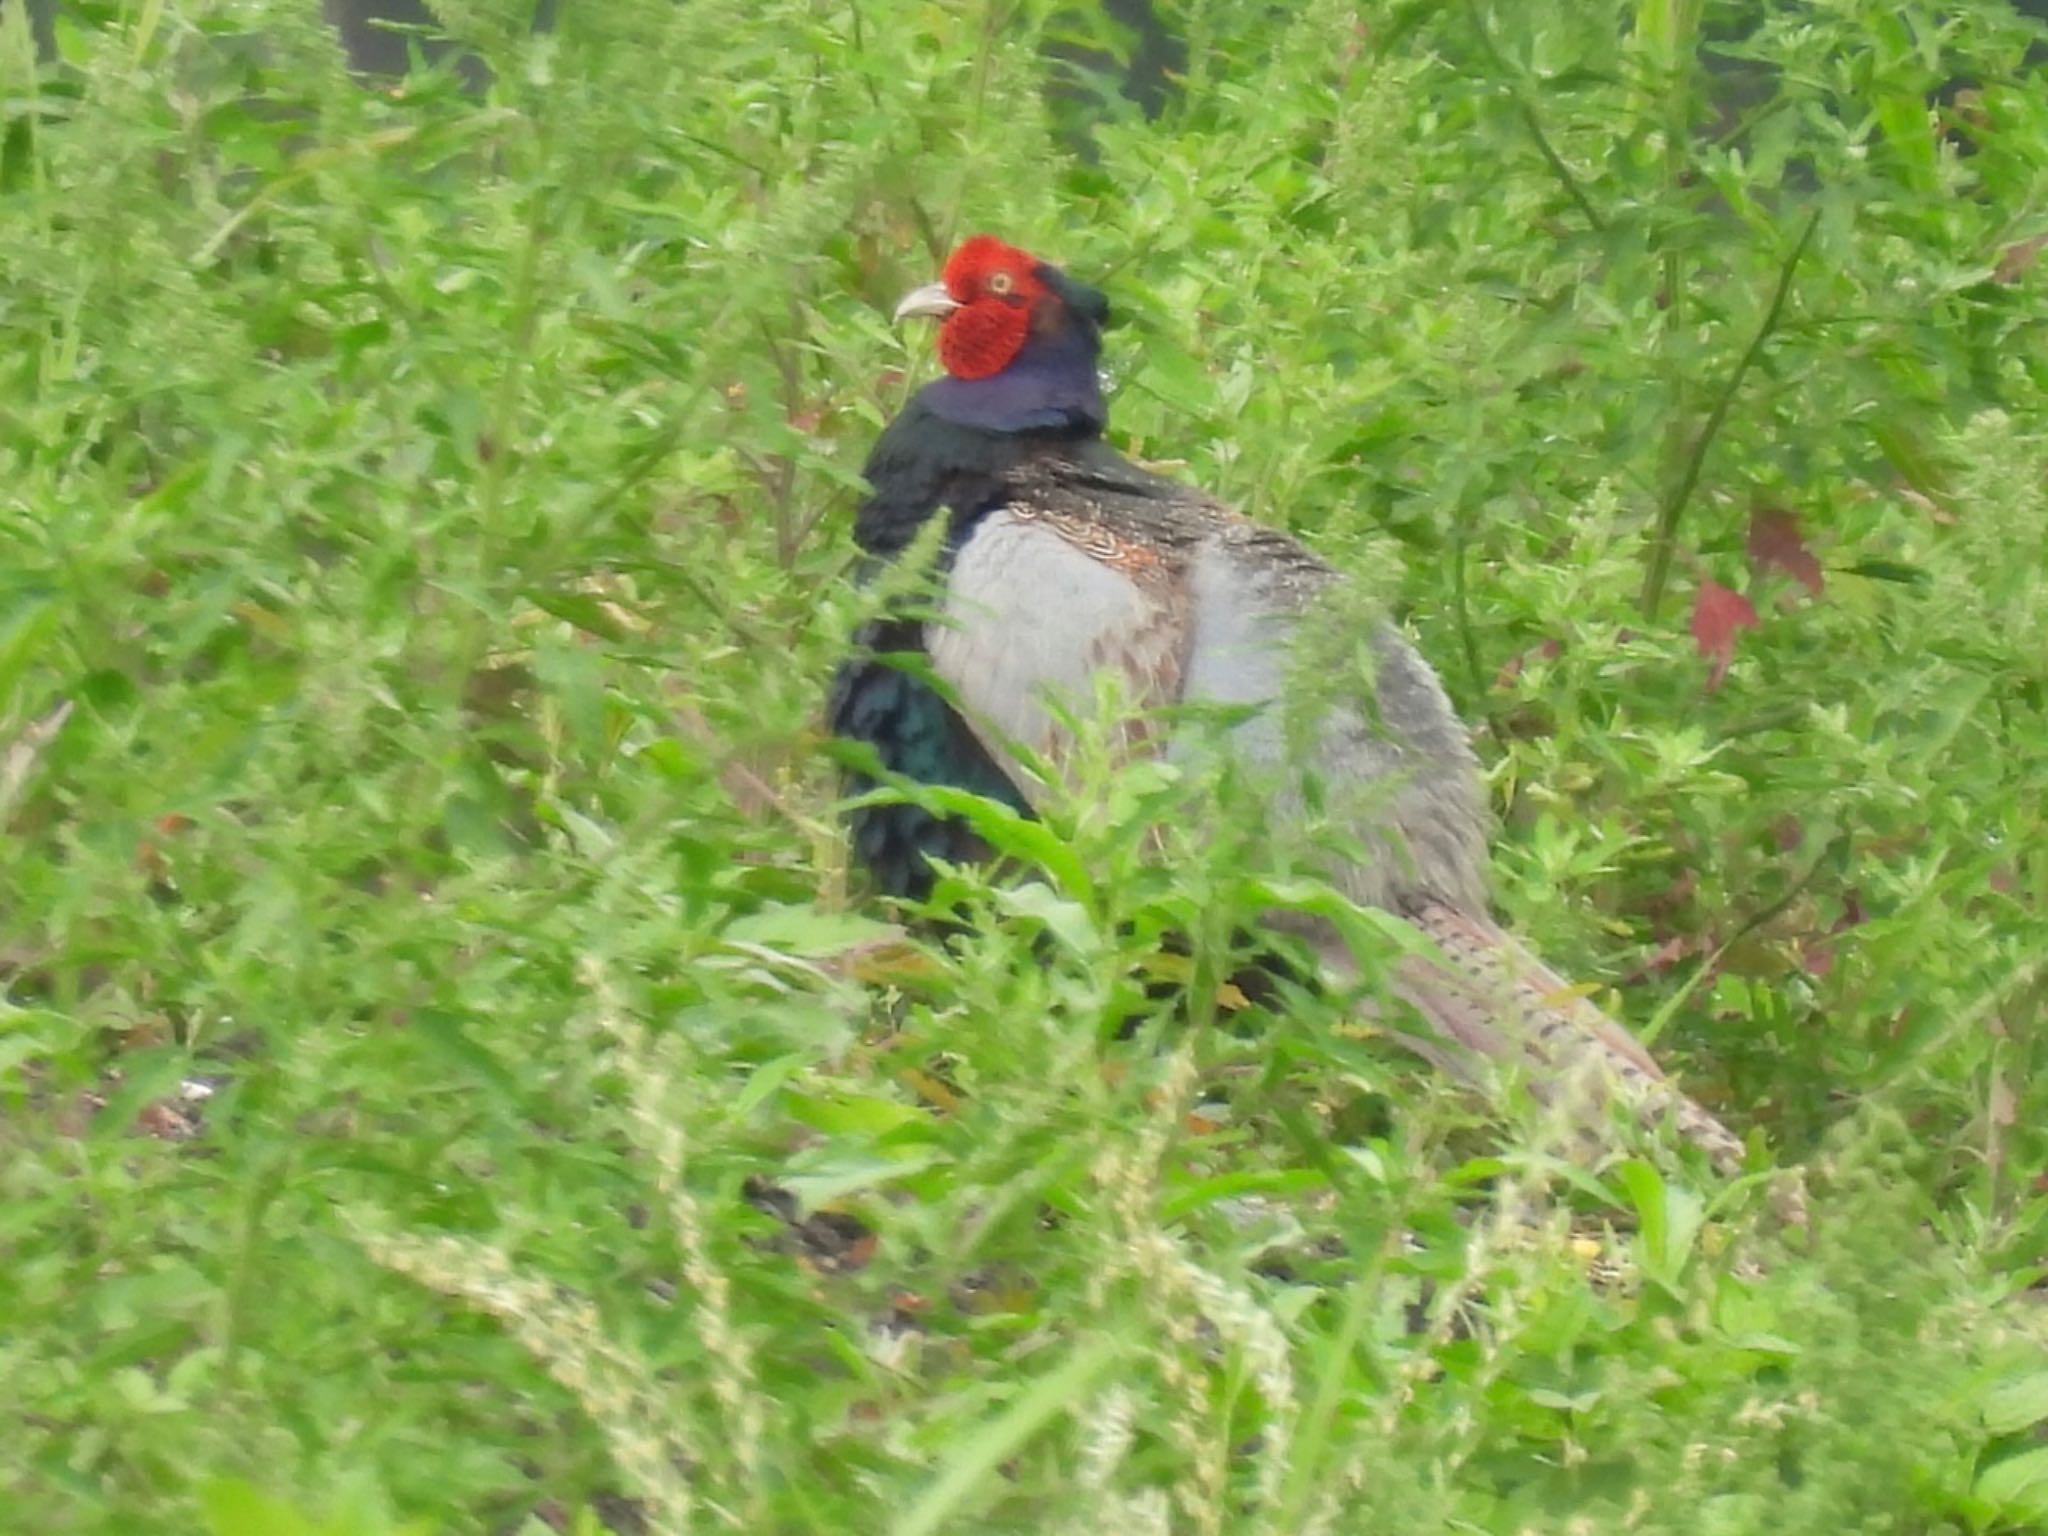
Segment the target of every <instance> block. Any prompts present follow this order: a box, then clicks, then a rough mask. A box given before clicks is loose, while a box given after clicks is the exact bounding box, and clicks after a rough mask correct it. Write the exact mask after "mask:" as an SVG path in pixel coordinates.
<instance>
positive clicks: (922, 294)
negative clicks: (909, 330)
mask: <svg viewBox="0 0 2048 1536" xmlns="http://www.w3.org/2000/svg"><path fill="white" fill-rule="evenodd" d="M959 307H960V301H959V300H958V299H956V298H954V297H953V295H951V294H950V293H948V292H946V285H945V284H944V283H926V284H925V285H924V286H923V287H922V288H918V289H914V290H913V291H911V292H909V293H906V294H905V295H903V302H902V303H901V304H898V305H897V306H896V315H895V319H896V320H897V321H903V320H909V319H912V318H921V319H926V320H943V319H945V318H946V316H948V315H950V314H951V313H953V311H954V310H956V309H958V308H959Z"/></svg>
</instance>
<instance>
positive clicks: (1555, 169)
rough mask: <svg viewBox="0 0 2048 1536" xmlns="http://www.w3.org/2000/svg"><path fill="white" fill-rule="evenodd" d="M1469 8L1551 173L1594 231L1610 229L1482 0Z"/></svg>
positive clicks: (1482, 44)
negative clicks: (1499, 40)
mask: <svg viewBox="0 0 2048 1536" xmlns="http://www.w3.org/2000/svg"><path fill="white" fill-rule="evenodd" d="M1465 9H1466V12H1467V13H1468V14H1469V15H1470V16H1471V18H1472V30H1473V32H1474V33H1475V34H1476V35H1477V36H1478V38H1479V46H1480V48H1481V49H1482V50H1484V52H1485V54H1486V57H1487V59H1488V60H1489V61H1490V62H1491V63H1492V65H1493V67H1494V68H1495V69H1496V70H1497V71H1499V73H1500V75H1501V78H1502V79H1503V81H1504V82H1505V83H1506V85H1507V88H1508V93H1509V94H1510V95H1511V96H1513V97H1514V100H1515V110H1516V111H1518V112H1520V113H1521V114H1522V122H1523V123H1524V125H1526V126H1527V128H1528V130H1529V137H1530V138H1532V139H1534V140H1535V141H1536V152H1537V153H1538V154H1540V155H1542V156H1543V160H1544V163H1545V164H1547V165H1548V166H1549V167H1550V169H1551V173H1552V174H1553V175H1555V176H1556V177H1557V179H1558V182H1559V184H1560V185H1562V186H1563V187H1564V190H1565V193H1566V195H1567V196H1569V197H1570V198H1571V200H1572V201H1573V203H1575V204H1577V205H1578V210H1579V212H1580V214H1581V215H1583V216H1584V218H1585V220H1586V222H1587V223H1588V224H1589V225H1591V226H1592V227H1593V229H1594V231H1595V232H1596V233H1598V232H1599V231H1602V230H1604V229H1606V228H1607V221H1606V220H1605V219H1603V218H1601V217H1600V210H1599V209H1597V208H1595V207H1594V206H1593V200H1592V199H1591V198H1589V197H1588V196H1586V189H1585V188H1584V187H1582V186H1580V185H1579V178H1578V177H1576V176H1574V175H1573V174H1572V168H1571V167H1570V166H1568V165H1566V164H1565V163H1564V156H1562V155H1560V154H1559V153H1558V152H1557V148H1556V146H1555V145H1553V144H1552V143H1551V142H1550V135H1549V134H1547V133H1545V132H1544V131H1543V119H1542V118H1541V117H1539V116H1538V115H1537V112H1536V104H1535V103H1534V102H1533V101H1531V100H1530V99H1529V93H1528V91H1527V89H1526V88H1525V87H1524V86H1523V83H1522V79H1521V74H1520V72H1519V71H1518V70H1516V69H1515V67H1514V66H1513V65H1511V64H1509V63H1508V61H1507V59H1506V57H1505V56H1504V55H1503V54H1502V53H1501V51H1500V49H1499V48H1498V47H1497V46H1496V45H1495V44H1494V41H1493V34H1492V33H1491V32H1489V31H1488V30H1487V29H1486V18H1485V17H1484V16H1483V15H1482V14H1481V13H1480V10H1479V4H1478V0H1469V3H1468V4H1467V5H1466V7H1465Z"/></svg>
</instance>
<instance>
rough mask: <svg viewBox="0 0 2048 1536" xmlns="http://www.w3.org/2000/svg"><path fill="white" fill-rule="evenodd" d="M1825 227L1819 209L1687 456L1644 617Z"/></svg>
mask: <svg viewBox="0 0 2048 1536" xmlns="http://www.w3.org/2000/svg"><path fill="white" fill-rule="evenodd" d="M1819 226H1820V210H1819V209H1818V208H1816V209H1815V210H1814V211H1813V213H1812V215H1811V216H1810V217H1809V218H1808V219H1807V221H1806V228H1804V229H1803V230H1801V231H1800V232H1799V239H1798V241H1797V242H1796V243H1795V244H1794V245H1793V247H1792V254H1791V255H1789V256H1787V257H1786V258H1785V263H1784V265H1783V266H1781V267H1780V268H1779V269H1778V286H1777V290H1776V292H1774V293H1773V294H1772V295H1771V307H1770V308H1769V309H1768V310H1766V311H1765V312H1764V318H1763V323H1762V324H1761V325H1759V326H1758V327H1757V328H1756V334H1755V335H1754V336H1752V337H1751V338H1750V339H1749V345H1748V347H1746V348H1745V349H1744V350H1743V353H1742V357H1741V359H1740V360H1739V361H1738V362H1737V363H1736V365H1735V370H1734V372H1732V373H1730V374H1729V375H1728V380H1727V382H1726V383H1725V384H1723V385H1722V386H1721V393H1720V395H1719V397H1718V398H1716V400H1715V401H1714V408H1713V409H1712V410H1711V411H1709V412H1708V413H1707V420H1706V425H1704V426H1703V427H1701V428H1700V432H1699V436H1698V437H1696V438H1694V439H1693V444H1692V452H1691V453H1690V454H1689V455H1688V456H1687V458H1686V461H1685V465H1684V469H1683V471H1682V472H1681V473H1680V475H1679V477H1678V482H1677V484H1675V485H1674V486H1673V487H1672V488H1671V492H1670V494H1669V495H1668V496H1667V497H1666V498H1665V501H1664V507H1663V510H1662V511H1661V512H1659V513H1658V515H1657V532H1656V535H1655V541H1656V542H1655V545H1654V547H1653V548H1652V550H1651V554H1650V570H1649V574H1648V575H1647V576H1646V577H1645V578H1644V580H1643V615H1644V617H1646V618H1651V619H1654V618H1655V617H1656V616H1657V609H1658V606H1659V605H1660V604H1661V603H1662V602H1663V600H1664V587H1665V584H1666V582H1667V581H1668V580H1669V579H1670V576H1671V557H1672V554H1673V552H1674V551H1675V550H1676V548H1677V543H1678V520H1679V518H1680V517H1682V516H1683V515H1684V513H1685V504H1686V503H1687V502H1688V501H1690V500H1691V499H1692V493H1693V491H1694V490H1695V489H1696V488H1697V487H1698V485H1699V483H1700V470H1701V467H1702V466H1704V465H1705V463H1706V461H1707V450H1708V449H1709V448H1711V447H1713V445H1714V439H1715V438H1716V437H1718V436H1719V435H1720V432H1721V424H1722V423H1723V422H1725V421H1726V420H1727V419H1728V407H1729V406H1730V405H1731V404H1733V403H1734V400H1735V392H1736V391H1737V390H1738V389H1740V388H1741V387H1742V380H1743V377H1744V376H1745V375H1746V374H1747V373H1748V372H1749V369H1750V365H1751V364H1752V363H1754V362H1755V361H1756V360H1757V358H1758V357H1759V356H1760V355H1761V354H1762V352H1763V349H1764V343H1765V342H1767V341H1769V340H1770V339H1771V333H1772V332H1773V331H1775V330H1776V329H1777V328H1778V317H1779V315H1781V314H1782V313H1783V312H1784V309H1785V298H1786V296H1787V295H1788V294H1790V293H1791V291H1792V274H1793V273H1794V272H1796V271H1797V270H1798V269H1799V258H1800V257H1802V256H1804V255H1805V254H1806V247H1807V244H1808V242H1809V241H1811V240H1812V239H1813V232H1814V230H1815V229H1817V228H1818V227H1819Z"/></svg>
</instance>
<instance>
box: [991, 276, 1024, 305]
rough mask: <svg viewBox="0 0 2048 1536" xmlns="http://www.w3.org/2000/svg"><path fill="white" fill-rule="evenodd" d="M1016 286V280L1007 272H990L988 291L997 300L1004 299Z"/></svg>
mask: <svg viewBox="0 0 2048 1536" xmlns="http://www.w3.org/2000/svg"><path fill="white" fill-rule="evenodd" d="M1016 286H1017V280H1016V279H1015V278H1013V277H1011V276H1010V274H1009V273H1007V272H991V273H989V275H988V291H989V292H990V293H992V294H994V295H995V296H996V297H997V298H999V299H1000V298H1005V297H1007V296H1008V295H1009V293H1010V290H1011V289H1013V288H1015V287H1016Z"/></svg>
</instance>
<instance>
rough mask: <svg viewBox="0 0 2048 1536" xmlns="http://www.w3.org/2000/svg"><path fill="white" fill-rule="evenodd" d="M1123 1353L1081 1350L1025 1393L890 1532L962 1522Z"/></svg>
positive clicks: (958, 1449) (1090, 1345)
mask: <svg viewBox="0 0 2048 1536" xmlns="http://www.w3.org/2000/svg"><path fill="white" fill-rule="evenodd" d="M1122 1353H1123V1346H1122V1345H1121V1344H1120V1343H1119V1342H1118V1341H1116V1340H1115V1339H1111V1338H1106V1337H1096V1338H1091V1339H1089V1340H1087V1341H1086V1342H1084V1343H1082V1344H1080V1345H1077V1346H1076V1347H1075V1349H1074V1351H1073V1353H1071V1354H1070V1355H1069V1356H1068V1357H1067V1358H1066V1360H1065V1361H1063V1362H1062V1363H1061V1364H1060V1365H1058V1366H1056V1367H1055V1368H1054V1369H1052V1370H1051V1371H1049V1372H1047V1373H1046V1374H1045V1375H1043V1376H1041V1377H1039V1378H1038V1380H1037V1381H1035V1382H1033V1383H1032V1384H1031V1386H1029V1387H1028V1388H1026V1389H1025V1390H1024V1391H1023V1392H1022V1393H1021V1394H1020V1395H1019V1396H1018V1397H1017V1399H1016V1400H1015V1401H1014V1402H1012V1403H1011V1404H1010V1406H1009V1407H1008V1408H1006V1409H1005V1410H1003V1412H1002V1413H1001V1414H999V1415H998V1416H997V1417H995V1418H994V1419H992V1420H990V1421H989V1422H988V1423H986V1424H984V1425H982V1426H981V1427H980V1428H978V1429H972V1430H969V1431H968V1432H967V1433H966V1434H965V1435H964V1436H963V1437H962V1438H961V1439H960V1440H958V1441H956V1442H955V1443H954V1445H953V1447H952V1449H951V1452H950V1454H948V1456H947V1457H946V1461H945V1469H944V1470H943V1471H942V1472H940V1474H939V1476H938V1477H937V1479H936V1480H934V1481H933V1482H932V1484H931V1485H930V1486H929V1487H927V1488H926V1489H925V1491H924V1493H923V1494H921V1495H920V1496H919V1497H918V1498H917V1499H916V1500H915V1501H914V1502H913V1503H912V1504H911V1506H910V1508H909V1510H908V1511H906V1512H905V1513H904V1515H903V1517H902V1518H901V1519H900V1520H898V1521H897V1522H896V1523H895V1524H894V1525H893V1526H891V1527H890V1530H891V1531H892V1532H893V1533H894V1536H931V1533H932V1532H934V1531H937V1530H939V1529H940V1528H941V1527H942V1526H944V1525H946V1524H947V1522H949V1521H952V1520H954V1519H956V1518H959V1517H961V1516H962V1515H963V1514H964V1512H965V1510H966V1509H967V1507H968V1505H969V1504H970V1503H972V1502H973V1501H974V1499H975V1496H976V1495H977V1494H978V1493H979V1492H980V1491H981V1489H982V1487H983V1485H984V1484H986V1483H987V1482H988V1480H989V1479H990V1478H991V1477H992V1476H993V1475H994V1473H995V1470H996V1468H998V1467H1000V1466H1001V1465H1002V1464H1003V1463H1004V1462H1005V1461H1008V1460H1009V1459H1010V1458H1011V1457H1012V1456H1015V1455H1016V1454H1017V1453H1018V1452H1019V1451H1021V1450H1022V1449H1023V1448H1024V1446H1025V1445H1026V1444H1027V1443H1028V1442H1029V1441H1030V1439H1031V1437H1032V1436H1034V1435H1036V1434H1037V1433H1038V1432H1039V1431H1040V1430H1042V1429H1043V1428H1045V1426H1046V1425H1048V1424H1050V1423H1051V1422H1052V1421H1053V1420H1054V1419H1056V1418H1058V1417H1059V1416H1060V1415H1061V1414H1062V1413H1065V1412H1069V1411H1071V1410H1072V1409H1073V1408H1074V1407H1075V1406H1076V1404H1078V1403H1079V1402H1080V1401H1082V1400H1083V1398H1084V1397H1085V1395H1086V1393H1087V1392H1088V1390H1089V1389H1090V1388H1091V1387H1093V1386H1094V1385H1095V1382H1096V1380H1097V1378H1099V1377H1100V1376H1102V1375H1103V1374H1104V1373H1105V1372H1107V1371H1108V1370H1109V1368H1110V1367H1111V1366H1112V1365H1114V1364H1115V1363H1116V1361H1117V1359H1118V1357H1119V1356H1120V1355H1121V1354H1122Z"/></svg>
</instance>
